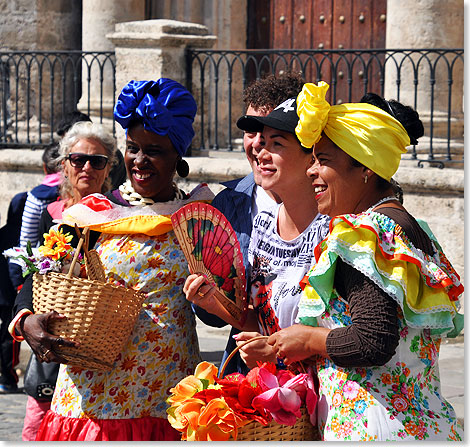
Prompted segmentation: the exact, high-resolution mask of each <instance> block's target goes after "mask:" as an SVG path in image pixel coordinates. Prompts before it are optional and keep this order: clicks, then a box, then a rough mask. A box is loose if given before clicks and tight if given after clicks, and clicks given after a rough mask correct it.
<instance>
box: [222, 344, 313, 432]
mask: <svg viewBox="0 0 470 447" xmlns="http://www.w3.org/2000/svg"><path fill="white" fill-rule="evenodd" d="M263 338H268V337H267V336H264V335H261V336H258V337H254V338H252V339H250V340H247V341H246V342H245V343H242V344H240V345H239V346H237V347H236V348H235V349H234V350H233V351H232V352H231V354H230V355H229V356H228V357H227V359H226V360H225V362H224V364H223V365H222V366H221V368H220V371H219V377H222V376H223V374H224V371H225V367H226V366H227V365H228V362H229V361H230V360H231V359H232V357H233V356H234V355H235V353H236V352H237V351H239V350H240V349H241V348H242V347H243V346H245V345H246V344H247V343H250V342H252V341H255V340H260V339H263ZM301 412H302V416H301V417H300V418H299V419H298V420H297V422H296V423H295V425H281V424H278V423H277V422H276V421H274V420H273V421H271V422H270V423H269V424H268V425H263V424H260V423H259V422H257V421H252V422H250V423H249V424H247V425H245V426H243V427H241V428H239V429H238V435H237V439H236V440H237V441H319V440H320V434H319V431H318V428H317V426H315V425H312V423H311V422H310V416H309V414H308V413H307V409H306V408H304V407H302V408H301Z"/></svg>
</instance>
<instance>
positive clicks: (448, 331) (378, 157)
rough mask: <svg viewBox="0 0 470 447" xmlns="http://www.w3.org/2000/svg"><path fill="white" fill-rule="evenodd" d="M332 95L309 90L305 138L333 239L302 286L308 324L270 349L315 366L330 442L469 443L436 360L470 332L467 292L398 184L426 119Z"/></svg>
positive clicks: (394, 106)
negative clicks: (451, 340)
mask: <svg viewBox="0 0 470 447" xmlns="http://www.w3.org/2000/svg"><path fill="white" fill-rule="evenodd" d="M327 89H328V84H326V83H325V82H320V83H319V84H318V86H317V85H314V84H306V85H305V86H304V88H303V90H302V92H301V93H300V94H299V96H298V97H297V113H298V115H299V123H298V125H297V127H296V135H297V137H298V138H299V140H300V142H301V143H302V145H303V146H305V147H311V146H314V149H313V163H312V166H311V167H310V168H309V169H308V171H307V175H308V176H310V177H311V179H312V183H313V186H314V188H315V198H316V200H317V203H318V210H319V212H320V213H323V214H328V215H329V216H330V217H332V220H331V223H330V234H329V235H328V237H327V238H326V239H325V240H324V241H322V243H320V244H319V245H318V246H317V247H316V249H315V259H316V261H317V263H316V264H315V266H314V267H312V268H311V270H310V272H309V273H308V274H307V275H306V277H305V279H304V281H303V282H302V284H301V285H302V287H303V288H304V290H303V294H302V297H301V300H300V303H299V313H298V318H297V322H298V323H299V324H294V325H293V326H290V327H288V328H286V329H283V330H281V331H279V332H276V333H275V334H273V335H271V336H270V338H269V339H268V343H269V344H270V345H272V347H273V349H274V351H275V352H276V353H277V355H278V356H279V357H281V358H283V359H284V361H285V363H287V364H290V363H292V362H295V361H300V360H305V359H308V358H310V357H312V356H313V358H315V359H316V370H317V374H318V379H319V404H318V407H317V411H318V425H319V428H320V430H321V432H322V438H323V439H324V440H331V441H336V440H352V441H365V440H380V441H389V440H423V439H426V440H461V436H462V432H461V429H460V428H459V426H458V424H457V421H456V416H455V412H454V410H453V408H452V407H451V405H450V404H449V403H448V402H447V401H446V400H445V399H444V398H443V397H442V395H441V390H440V381H439V364H438V357H439V347H440V343H441V339H442V338H443V337H445V336H448V337H452V336H455V335H457V334H458V333H459V332H460V330H461V328H462V325H463V321H462V320H463V317H462V315H459V314H458V313H457V309H458V307H459V302H458V297H459V295H460V294H461V293H462V291H463V286H462V285H461V284H460V281H459V276H458V275H457V273H456V272H455V270H454V269H453V267H452V266H451V264H450V262H449V261H448V260H447V258H446V257H445V255H444V253H443V251H442V249H441V247H440V246H439V244H438V242H437V240H436V238H435V237H434V235H433V234H432V232H431V230H430V229H429V227H428V226H427V225H426V224H425V223H424V222H422V221H420V222H419V223H418V221H416V220H415V219H414V218H413V217H412V216H411V215H410V214H409V213H408V212H407V211H406V210H405V208H403V206H402V205H401V204H400V203H399V202H398V201H397V200H396V198H395V197H394V195H393V189H392V185H391V183H390V179H391V177H392V175H393V174H394V173H395V172H396V170H397V169H398V165H399V162H400V156H401V153H403V152H405V151H406V147H407V146H408V145H410V141H411V142H412V143H413V144H417V141H416V138H418V137H420V136H422V134H423V129H422V123H421V122H420V121H419V116H418V114H417V113H416V112H415V111H413V110H412V109H411V108H409V107H405V106H403V105H402V104H400V103H398V102H396V101H390V102H388V101H385V100H383V99H382V98H380V97H378V96H377V95H372V96H368V97H367V98H365V100H367V101H368V102H373V103H374V104H376V105H372V104H368V103H356V104H341V105H336V106H330V104H328V102H327V101H326V100H325V94H326V91H327ZM400 121H402V122H403V123H404V125H405V126H406V128H407V129H408V131H407V129H405V127H404V126H403V124H402V122H400ZM413 128H414V129H418V130H417V131H416V130H413Z"/></svg>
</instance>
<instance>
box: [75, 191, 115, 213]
mask: <svg viewBox="0 0 470 447" xmlns="http://www.w3.org/2000/svg"><path fill="white" fill-rule="evenodd" d="M80 204H81V205H85V206H87V207H88V208H90V209H92V210H93V211H96V212H100V211H106V210H110V209H111V208H112V207H113V205H112V204H111V202H110V201H109V200H108V199H107V198H104V197H96V196H94V195H89V196H86V197H85V198H83V199H82V200H80Z"/></svg>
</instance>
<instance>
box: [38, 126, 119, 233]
mask: <svg viewBox="0 0 470 447" xmlns="http://www.w3.org/2000/svg"><path fill="white" fill-rule="evenodd" d="M59 150H60V158H59V163H60V162H61V163H62V174H63V180H62V183H61V185H60V198H61V200H59V201H58V202H53V203H52V204H50V205H49V206H48V207H47V212H46V213H45V215H44V216H42V222H41V226H42V229H43V230H45V231H47V230H48V229H49V228H50V226H52V221H53V220H54V219H60V218H61V216H62V212H63V211H64V209H67V208H69V207H70V206H72V205H74V204H75V203H78V202H79V201H80V200H81V199H83V197H86V196H88V195H89V194H93V193H104V192H106V191H108V190H109V189H110V187H111V179H110V178H109V173H110V171H111V168H112V167H113V165H114V163H115V160H116V143H115V139H114V138H113V137H112V136H111V135H109V134H108V133H107V132H106V130H105V129H104V128H103V126H101V125H100V124H94V123H91V122H88V121H81V122H78V123H75V124H74V125H73V126H72V127H71V128H70V130H69V131H68V132H67V133H66V134H65V135H64V137H63V138H62V140H61V141H60V149H59ZM40 229H41V228H40Z"/></svg>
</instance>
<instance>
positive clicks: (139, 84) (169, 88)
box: [114, 78, 197, 156]
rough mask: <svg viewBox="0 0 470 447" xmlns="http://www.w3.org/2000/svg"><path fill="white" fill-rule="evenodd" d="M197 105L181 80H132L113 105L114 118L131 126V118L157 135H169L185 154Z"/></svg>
mask: <svg viewBox="0 0 470 447" xmlns="http://www.w3.org/2000/svg"><path fill="white" fill-rule="evenodd" d="M196 110H197V105H196V101H195V100H194V98H193V96H192V95H191V93H189V91H188V90H186V89H185V88H184V87H183V86H182V85H181V84H180V83H179V82H176V81H173V80H172V79H167V78H161V79H159V80H158V81H156V82H155V81H130V82H129V83H128V84H127V85H126V86H125V87H124V88H123V89H122V92H121V94H120V95H119V98H118V100H117V103H116V105H115V107H114V119H115V120H116V121H117V122H118V123H119V124H120V125H121V126H122V128H123V129H126V130H127V129H128V128H129V125H130V124H131V123H132V121H134V120H137V121H140V122H142V124H143V126H144V128H145V129H146V130H149V131H151V132H154V133H156V134H157V135H162V136H164V135H168V138H170V141H171V143H172V144H173V146H174V148H175V149H176V152H178V154H180V155H181V156H183V155H184V154H185V153H186V151H187V149H188V147H189V145H190V144H191V141H192V139H193V137H194V130H193V125H192V123H193V121H194V116H195V115H196Z"/></svg>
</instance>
